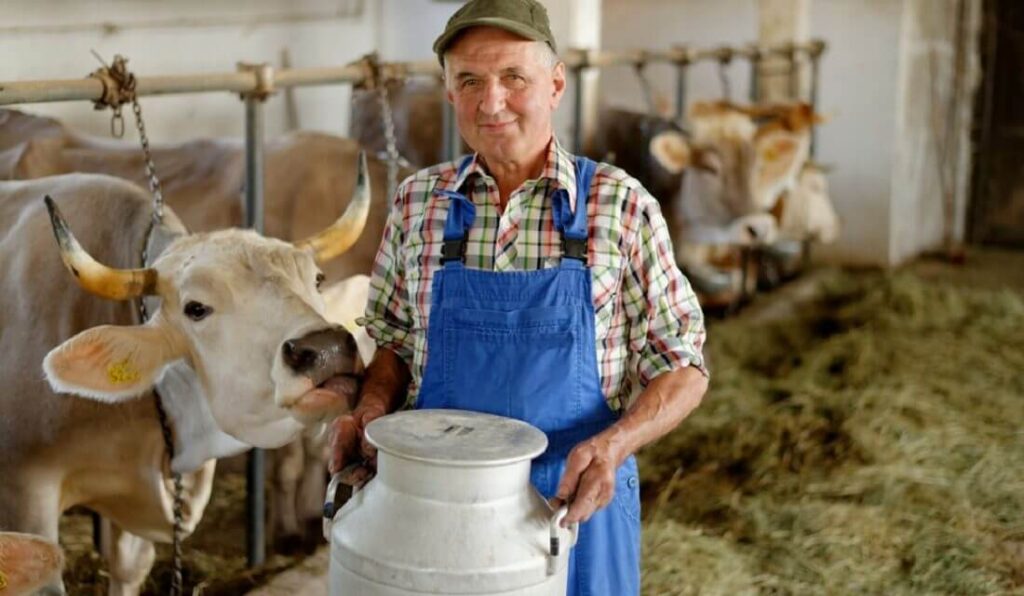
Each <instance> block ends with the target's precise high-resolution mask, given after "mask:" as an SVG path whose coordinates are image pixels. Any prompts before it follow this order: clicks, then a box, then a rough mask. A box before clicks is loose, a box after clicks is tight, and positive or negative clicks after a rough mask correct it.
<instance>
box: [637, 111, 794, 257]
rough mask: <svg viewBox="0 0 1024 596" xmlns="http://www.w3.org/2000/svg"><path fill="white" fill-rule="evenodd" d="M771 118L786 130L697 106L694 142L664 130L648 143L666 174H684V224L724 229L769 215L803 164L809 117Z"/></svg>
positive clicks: (692, 113)
mask: <svg viewBox="0 0 1024 596" xmlns="http://www.w3.org/2000/svg"><path fill="white" fill-rule="evenodd" d="M772 116H773V117H774V118H775V120H776V121H777V120H779V119H784V120H786V121H787V123H788V124H789V126H788V128H787V127H781V126H779V125H778V124H772V123H769V124H767V125H758V124H757V123H755V121H754V118H753V116H752V115H751V114H750V113H748V112H747V111H744V110H741V109H739V108H736V107H734V106H727V105H720V104H711V103H697V104H694V106H693V108H691V111H690V121H691V123H692V125H693V135H692V138H689V139H688V138H686V137H684V136H683V135H682V134H681V133H679V132H675V131H666V132H664V133H662V134H661V135H659V136H658V137H656V138H655V140H654V141H652V143H651V148H650V149H651V152H652V155H654V157H655V159H656V160H657V161H658V162H659V163H660V164H661V165H662V166H663V167H664V168H665V169H666V170H667V171H669V172H672V173H680V172H683V171H685V175H684V178H683V187H682V188H681V189H680V192H679V193H678V194H677V197H676V200H677V201H679V203H678V205H676V209H677V211H678V212H679V213H681V214H682V216H683V220H685V221H687V222H689V223H691V224H698V225H705V226H707V225H711V226H715V225H718V226H724V225H728V224H729V223H730V222H732V221H734V220H735V219H736V218H740V217H744V216H750V215H753V214H757V213H765V212H767V211H769V210H771V209H772V208H773V207H774V205H775V203H776V201H777V199H778V197H779V196H780V195H781V194H782V193H783V191H785V190H787V189H789V188H790V187H792V186H793V185H794V184H795V181H796V176H797V174H798V172H799V171H800V168H801V167H802V165H803V164H804V162H805V161H806V160H807V155H808V147H809V141H810V134H809V124H810V123H811V121H810V119H811V118H813V114H811V113H810V112H809V108H807V107H806V106H801V105H797V106H793V107H792V108H790V109H789V110H788V111H787V112H784V113H783V112H780V113H776V114H772ZM660 137H664V138H660ZM684 149H685V150H684ZM751 240H761V241H765V240H768V238H766V237H762V238H753V239H751Z"/></svg>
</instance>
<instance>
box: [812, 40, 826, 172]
mask: <svg viewBox="0 0 1024 596" xmlns="http://www.w3.org/2000/svg"><path fill="white" fill-rule="evenodd" d="M821 51H824V46H822V48H821ZM821 51H812V53H811V54H810V56H811V97H810V103H811V113H812V114H814V113H816V112H817V110H818V75H819V70H818V64H819V62H818V61H819V59H820V58H821ZM817 146H818V127H817V126H814V125H812V126H811V147H810V149H809V151H810V156H811V159H814V150H815V148H816V147H817Z"/></svg>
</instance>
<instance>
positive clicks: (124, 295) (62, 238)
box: [44, 195, 157, 300]
mask: <svg viewBox="0 0 1024 596" xmlns="http://www.w3.org/2000/svg"><path fill="white" fill-rule="evenodd" d="M44 200H45V201H46V209H47V210H48V211H49V212H50V223H51V224H53V235H54V236H56V237H57V244H59V245H60V257H61V259H63V260H64V265H65V266H67V268H68V270H69V271H71V274H72V275H74V276H75V279H76V280H77V281H78V285H80V286H82V289H84V290H86V291H87V292H89V293H91V294H95V295H97V296H102V297H103V298H110V299H111V300H129V299H131V298H136V297H138V296H142V295H143V294H155V293H156V280H157V273H156V269H152V268H147V269H113V268H111V267H107V266H106V265H103V264H102V263H99V262H97V261H96V260H95V259H93V258H92V256H90V255H89V253H87V252H86V251H85V249H84V248H82V245H81V244H79V243H78V240H77V239H75V236H74V234H72V233H71V229H70V228H68V224H67V222H65V221H64V216H63V215H61V213H60V209H58V208H57V205H56V203H54V201H53V199H52V198H50V196H49V195H47V196H46V198H45V199H44Z"/></svg>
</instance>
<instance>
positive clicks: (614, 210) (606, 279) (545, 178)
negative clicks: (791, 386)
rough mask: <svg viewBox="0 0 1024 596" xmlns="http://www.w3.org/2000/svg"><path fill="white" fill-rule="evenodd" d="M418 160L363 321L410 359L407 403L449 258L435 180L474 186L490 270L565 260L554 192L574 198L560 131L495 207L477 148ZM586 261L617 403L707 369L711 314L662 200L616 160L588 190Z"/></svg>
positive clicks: (475, 258)
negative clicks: (455, 157)
mask: <svg viewBox="0 0 1024 596" xmlns="http://www.w3.org/2000/svg"><path fill="white" fill-rule="evenodd" d="M457 168H458V162H448V163H443V164H441V165H438V166H434V167H432V168H428V169H425V170H420V171H419V172H417V173H416V174H414V175H412V176H411V177H409V178H408V179H406V180H405V181H404V182H402V184H401V186H399V188H398V191H397V192H396V194H395V197H394V204H393V205H392V208H391V213H390V214H389V217H388V223H387V225H386V227H385V229H384V237H383V239H382V240H381V245H380V250H379V251H378V253H377V258H376V261H375V263H374V267H373V274H372V277H371V281H370V297H369V302H368V303H367V307H366V316H365V317H364V318H362V319H360V321H359V323H360V324H362V325H365V326H366V330H367V332H368V333H369V334H370V336H371V337H373V338H374V339H375V340H376V341H377V344H378V345H379V346H381V347H385V348H388V349H390V350H392V351H394V352H396V353H397V354H398V355H399V356H401V357H402V358H403V359H404V360H405V361H406V363H408V364H409V365H410V371H411V372H412V383H411V385H410V387H409V403H410V404H412V403H414V402H415V399H416V395H417V393H418V391H419V386H420V382H421V381H422V379H423V371H424V366H425V364H426V359H427V324H428V321H429V320H430V301H431V282H432V280H433V277H434V273H435V272H436V271H438V270H439V269H441V245H442V243H443V240H444V225H445V219H446V217H447V215H448V199H447V198H445V197H443V196H437V195H435V192H434V191H436V190H452V191H455V190H458V191H461V192H464V193H466V195H467V196H468V197H469V198H470V200H472V201H473V203H474V205H475V206H476V221H475V222H474V224H473V227H472V228H471V229H470V230H469V232H468V234H467V237H466V260H465V263H466V266H467V267H473V268H479V269H488V270H493V271H527V270H534V269H541V268H549V267H557V266H558V263H559V261H560V256H561V244H560V241H561V236H560V234H559V232H558V231H557V230H556V229H555V227H554V221H553V217H552V213H551V200H550V198H549V197H550V196H551V194H552V193H553V192H554V191H555V190H556V189H558V188H564V189H566V190H567V191H568V193H569V197H570V204H571V206H572V208H573V210H575V208H576V207H575V202H576V180H575V170H574V159H573V156H572V155H570V154H569V153H568V152H566V151H564V150H563V149H562V148H561V146H560V145H559V144H558V142H557V140H554V139H553V140H552V142H551V143H550V144H549V148H548V156H547V161H546V164H545V166H544V171H543V172H542V173H541V175H540V177H539V178H538V179H536V180H528V181H526V182H525V183H523V185H522V186H521V187H519V189H517V190H516V191H515V192H513V193H512V195H511V196H510V197H509V200H508V203H507V205H506V207H505V210H504V212H502V211H501V210H500V209H499V206H498V205H499V203H498V187H497V184H496V183H495V181H494V178H492V177H491V176H490V174H488V173H487V172H486V170H485V169H484V167H483V165H482V164H481V163H480V162H479V161H478V160H477V159H476V157H474V159H473V162H472V163H471V164H470V166H469V167H468V168H466V170H465V171H464V172H463V174H462V175H461V176H458V172H457ZM587 216H588V222H589V228H590V239H589V243H588V264H589V266H590V270H591V277H592V280H593V293H594V310H595V313H596V335H597V346H596V347H597V364H598V369H599V371H600V374H601V383H602V388H603V390H604V395H605V397H606V399H607V400H608V403H609V405H610V406H611V407H612V409H613V410H619V409H620V408H621V407H623V406H625V405H628V404H629V403H630V402H631V400H632V399H633V398H634V397H635V396H636V395H637V394H639V392H640V390H641V389H642V388H643V387H645V386H646V385H647V383H648V382H649V381H650V380H651V379H653V378H654V377H656V376H658V375H659V374H661V373H663V372H666V371H670V370H673V369H677V368H682V367H685V366H695V367H697V368H698V369H699V370H700V371H701V372H703V373H704V374H705V375H706V374H707V370H706V368H705V367H704V359H703V357H702V353H701V348H702V345H703V343H704V337H705V332H704V318H703V315H702V313H701V310H700V306H699V305H698V304H697V298H696V296H695V295H694V293H693V290H692V289H691V288H690V283H689V281H687V279H686V278H685V277H683V275H682V273H680V271H679V269H678V267H677V266H676V263H675V258H674V253H673V252H672V243H671V240H670V239H669V235H668V229H667V227H666V225H665V220H664V218H663V217H662V215H661V210H660V208H659V206H658V202H657V201H656V200H655V199H654V198H653V197H652V196H651V195H650V194H649V193H648V192H647V191H646V190H644V188H643V187H642V186H640V183H638V182H637V181H636V180H635V179H633V178H632V177H630V176H629V175H628V174H626V173H625V172H624V171H622V170H621V169H619V168H615V167H613V166H610V165H607V164H599V165H598V167H597V171H596V172H595V174H594V178H593V181H592V183H591V188H590V197H589V199H588V201H587Z"/></svg>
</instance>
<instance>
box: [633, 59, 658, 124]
mask: <svg viewBox="0 0 1024 596" xmlns="http://www.w3.org/2000/svg"><path fill="white" fill-rule="evenodd" d="M645 66H646V65H645V64H644V63H643V62H637V63H636V64H634V65H633V70H634V71H635V72H636V78H637V79H639V80H640V89H641V90H642V91H643V93H644V101H645V102H646V103H647V112H648V113H650V114H651V115H652V116H657V115H659V112H658V106H657V104H656V103H655V101H654V89H652V88H651V81H650V80H648V78H647V75H646V74H645V72H644V69H645Z"/></svg>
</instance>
